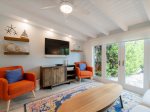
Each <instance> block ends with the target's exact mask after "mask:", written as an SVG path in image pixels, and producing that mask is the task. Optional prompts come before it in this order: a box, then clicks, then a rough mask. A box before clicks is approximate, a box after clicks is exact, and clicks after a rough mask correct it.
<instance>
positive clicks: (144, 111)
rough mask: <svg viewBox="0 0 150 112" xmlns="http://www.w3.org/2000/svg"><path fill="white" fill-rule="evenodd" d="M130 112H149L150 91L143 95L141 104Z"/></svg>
mask: <svg viewBox="0 0 150 112" xmlns="http://www.w3.org/2000/svg"><path fill="white" fill-rule="evenodd" d="M130 112H150V89H149V90H147V91H146V93H145V94H144V96H143V99H142V103H141V104H139V105H137V106H135V107H134V108H133V109H131V111H130Z"/></svg>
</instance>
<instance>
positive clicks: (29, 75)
mask: <svg viewBox="0 0 150 112" xmlns="http://www.w3.org/2000/svg"><path fill="white" fill-rule="evenodd" d="M24 76H25V79H26V80H29V81H33V82H34V85H35V86H36V76H35V74H34V73H24Z"/></svg>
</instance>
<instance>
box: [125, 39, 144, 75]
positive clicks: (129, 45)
mask: <svg viewBox="0 0 150 112" xmlns="http://www.w3.org/2000/svg"><path fill="white" fill-rule="evenodd" d="M125 56H126V57H125V58H126V59H125V69H126V75H127V76H130V75H134V74H137V73H139V72H143V68H144V40H139V41H131V42H126V43H125Z"/></svg>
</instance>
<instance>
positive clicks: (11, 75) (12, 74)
mask: <svg viewBox="0 0 150 112" xmlns="http://www.w3.org/2000/svg"><path fill="white" fill-rule="evenodd" d="M6 79H7V80H8V83H9V84H11V83H14V82H17V81H20V80H22V79H23V76H22V71H21V69H16V70H7V71H6Z"/></svg>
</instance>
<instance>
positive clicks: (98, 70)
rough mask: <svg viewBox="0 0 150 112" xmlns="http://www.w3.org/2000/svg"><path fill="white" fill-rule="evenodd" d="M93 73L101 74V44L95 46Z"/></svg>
mask: <svg viewBox="0 0 150 112" xmlns="http://www.w3.org/2000/svg"><path fill="white" fill-rule="evenodd" d="M94 49H95V50H94V51H95V53H94V54H95V56H94V62H95V75H97V76H100V77H101V75H102V46H95V48H94Z"/></svg>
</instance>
